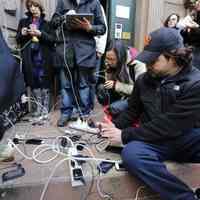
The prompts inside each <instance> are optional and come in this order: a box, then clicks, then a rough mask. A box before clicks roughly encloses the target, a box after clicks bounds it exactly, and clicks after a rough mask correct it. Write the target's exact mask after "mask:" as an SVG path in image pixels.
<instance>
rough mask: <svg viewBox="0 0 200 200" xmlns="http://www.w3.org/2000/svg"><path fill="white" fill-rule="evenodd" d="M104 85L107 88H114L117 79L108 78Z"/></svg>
mask: <svg viewBox="0 0 200 200" xmlns="http://www.w3.org/2000/svg"><path fill="white" fill-rule="evenodd" d="M104 87H105V88H106V89H113V88H114V87H115V81H113V80H108V81H106V82H105V83H104Z"/></svg>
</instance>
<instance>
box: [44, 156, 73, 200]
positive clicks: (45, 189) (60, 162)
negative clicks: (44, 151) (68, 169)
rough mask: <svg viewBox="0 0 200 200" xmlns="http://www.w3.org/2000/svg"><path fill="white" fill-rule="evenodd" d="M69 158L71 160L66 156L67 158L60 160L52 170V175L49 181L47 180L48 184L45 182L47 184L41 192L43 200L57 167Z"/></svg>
mask: <svg viewBox="0 0 200 200" xmlns="http://www.w3.org/2000/svg"><path fill="white" fill-rule="evenodd" d="M67 160H69V158H65V159H63V160H61V161H59V162H58V163H57V164H56V166H55V167H54V169H53V170H52V172H51V174H50V176H49V178H48V180H47V182H46V184H45V186H44V189H43V191H42V194H41V196H40V200H43V199H44V196H45V193H46V191H47V188H48V185H49V183H50V181H51V179H52V177H53V175H54V173H55V171H56V169H57V168H58V167H59V166H60V165H61V164H62V163H64V162H65V161H67Z"/></svg>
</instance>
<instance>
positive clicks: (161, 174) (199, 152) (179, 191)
mask: <svg viewBox="0 0 200 200" xmlns="http://www.w3.org/2000/svg"><path fill="white" fill-rule="evenodd" d="M199 144H200V128H196V129H190V130H187V131H184V134H183V136H181V137H179V138H174V139H173V140H171V141H165V142H163V143H161V144H159V145H155V144H150V143H146V142H142V141H132V142H130V143H128V144H127V145H126V146H125V147H124V149H123V151H122V160H123V162H124V164H125V166H126V168H127V170H128V171H129V172H130V173H131V174H132V175H134V176H137V177H138V178H140V179H141V180H142V181H144V182H145V183H146V184H147V185H148V186H150V187H151V188H152V190H154V191H156V192H158V193H159V194H160V195H161V199H162V200H195V195H194V192H193V191H192V190H191V189H190V188H189V187H188V186H187V185H186V184H185V183H183V182H182V181H181V180H179V179H178V178H176V177H175V176H174V175H172V174H171V173H170V172H169V171H168V170H167V168H166V166H165V164H163V162H164V161H166V160H173V161H177V162H191V163H199V162H200V145H199Z"/></svg>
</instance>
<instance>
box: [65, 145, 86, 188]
mask: <svg viewBox="0 0 200 200" xmlns="http://www.w3.org/2000/svg"><path fill="white" fill-rule="evenodd" d="M68 154H69V156H77V155H78V152H77V149H76V147H70V148H69V149H68ZM69 168H70V175H71V184H72V187H78V186H82V185H84V184H85V180H84V176H83V170H82V167H81V165H80V164H79V163H78V162H77V161H76V160H71V161H70V162H69Z"/></svg>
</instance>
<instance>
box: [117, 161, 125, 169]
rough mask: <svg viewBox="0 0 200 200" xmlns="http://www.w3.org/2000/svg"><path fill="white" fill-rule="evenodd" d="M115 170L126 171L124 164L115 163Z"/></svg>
mask: <svg viewBox="0 0 200 200" xmlns="http://www.w3.org/2000/svg"><path fill="white" fill-rule="evenodd" d="M115 169H116V170H117V171H126V168H125V167H124V164H123V163H122V162H116V163H115Z"/></svg>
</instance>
